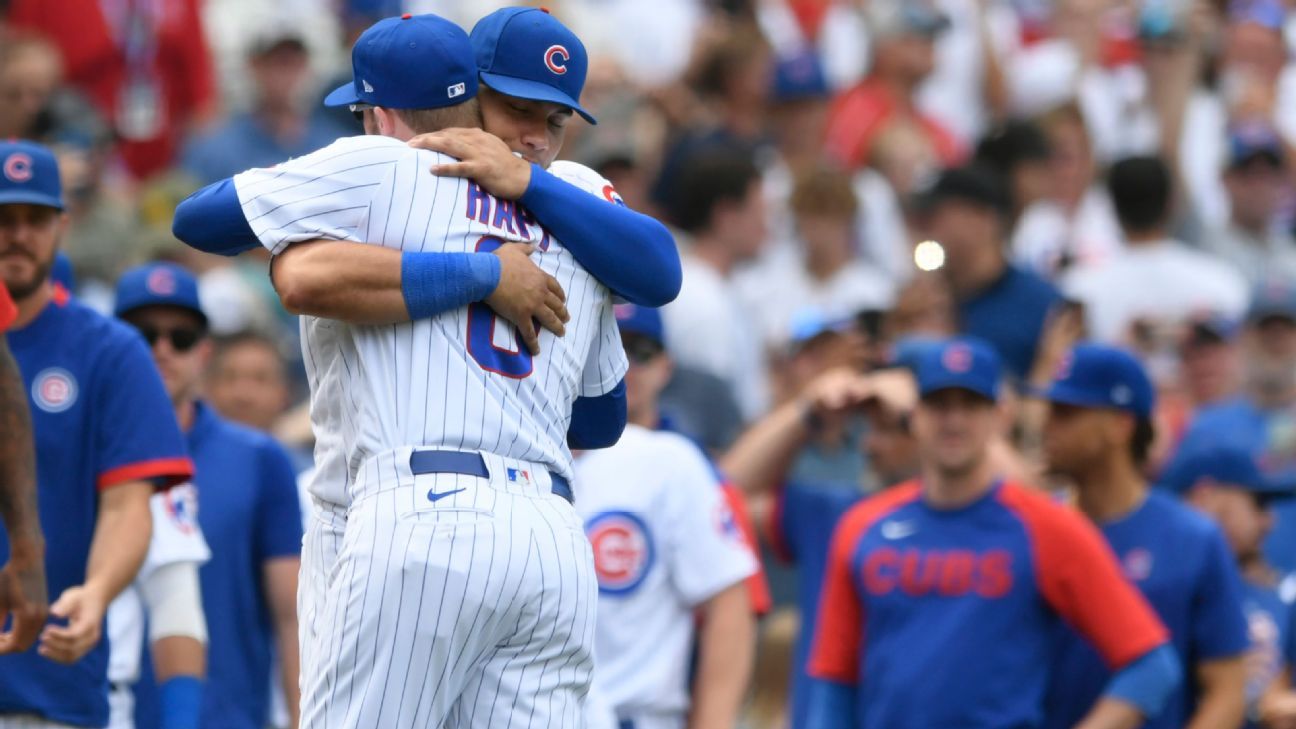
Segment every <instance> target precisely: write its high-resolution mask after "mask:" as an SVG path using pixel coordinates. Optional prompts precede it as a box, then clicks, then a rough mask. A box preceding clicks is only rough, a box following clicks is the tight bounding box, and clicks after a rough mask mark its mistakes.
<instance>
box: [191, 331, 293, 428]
mask: <svg viewBox="0 0 1296 729" xmlns="http://www.w3.org/2000/svg"><path fill="white" fill-rule="evenodd" d="M290 395H291V392H290V389H289V382H288V374H287V372H285V371H284V361H283V355H282V354H280V352H279V346H278V345H277V344H275V343H274V342H273V341H272V340H270V339H268V338H267V337H265V336H264V335H262V334H257V333H256V332H239V333H237V334H232V335H230V336H228V337H224V338H222V339H220V340H218V341H217V344H216V352H215V355H214V356H213V358H212V363H211V367H210V368H209V369H208V371H207V397H208V398H209V399H210V400H211V404H212V407H214V408H216V412H218V413H220V414H221V415H222V416H224V417H226V418H229V419H230V420H233V421H234V422H236V423H242V424H243V425H246V426H248V427H249V428H256V429H257V430H260V431H262V432H266V433H269V432H272V431H273V430H274V427H275V423H276V422H278V420H279V418H280V417H282V416H283V414H284V412H285V411H286V410H287V409H288V405H289V398H290Z"/></svg>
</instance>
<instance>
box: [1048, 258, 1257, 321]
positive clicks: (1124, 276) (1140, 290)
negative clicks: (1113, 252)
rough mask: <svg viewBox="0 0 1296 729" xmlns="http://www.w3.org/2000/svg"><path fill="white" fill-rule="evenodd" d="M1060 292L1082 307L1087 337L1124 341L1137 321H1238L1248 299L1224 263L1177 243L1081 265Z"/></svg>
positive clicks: (1236, 275) (1242, 283)
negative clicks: (1204, 316)
mask: <svg viewBox="0 0 1296 729" xmlns="http://www.w3.org/2000/svg"><path fill="white" fill-rule="evenodd" d="M1062 290H1063V291H1064V292H1065V293H1066V294H1067V295H1068V296H1070V297H1072V298H1075V299H1078V300H1080V301H1081V302H1083V303H1084V305H1085V311H1086V318H1087V323H1088V325H1089V334H1090V336H1092V337H1093V338H1094V339H1097V340H1099V341H1105V342H1125V341H1126V340H1127V337H1128V335H1129V332H1130V325H1131V324H1133V323H1134V322H1135V321H1137V320H1145V321H1149V322H1153V323H1160V322H1176V321H1182V320H1185V319H1188V318H1190V317H1191V316H1193V315H1195V314H1200V313H1212V314H1222V315H1224V316H1229V317H1238V318H1240V317H1241V316H1242V315H1243V314H1244V313H1245V312H1246V307H1247V302H1248V300H1249V298H1250V295H1249V290H1248V288H1247V283H1246V280H1245V279H1243V278H1242V275H1241V274H1239V273H1238V272H1237V271H1235V270H1234V269H1233V268H1232V267H1231V266H1229V265H1228V264H1226V263H1224V262H1222V261H1220V260H1218V259H1216V258H1214V257H1213V256H1211V255H1209V254H1206V253H1202V252H1200V251H1196V250H1193V249H1192V248H1189V247H1188V246H1186V245H1185V244H1183V243H1181V242H1179V241H1175V240H1163V241H1158V242H1151V243H1140V244H1138V245H1136V246H1130V247H1128V248H1126V249H1125V250H1124V251H1123V252H1122V253H1120V254H1119V255H1117V256H1115V257H1113V258H1112V259H1111V260H1109V261H1108V262H1106V263H1103V264H1098V265H1093V266H1082V267H1079V268H1077V269H1074V270H1072V271H1071V272H1070V273H1068V274H1067V275H1066V276H1064V277H1063V279H1062Z"/></svg>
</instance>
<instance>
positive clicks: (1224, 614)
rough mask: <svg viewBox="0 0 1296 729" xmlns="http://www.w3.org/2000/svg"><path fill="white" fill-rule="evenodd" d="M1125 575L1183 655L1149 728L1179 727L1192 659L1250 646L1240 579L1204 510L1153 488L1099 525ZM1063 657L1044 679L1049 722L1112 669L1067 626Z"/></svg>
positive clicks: (1086, 701)
mask: <svg viewBox="0 0 1296 729" xmlns="http://www.w3.org/2000/svg"><path fill="white" fill-rule="evenodd" d="M1100 529H1101V530H1102V533H1103V536H1105V537H1106V538H1107V542H1108V544H1110V545H1111V548H1112V551H1114V552H1115V553H1116V557H1117V559H1118V560H1120V563H1121V566H1122V568H1123V569H1124V571H1125V576H1126V578H1127V579H1129V580H1130V581H1131V582H1133V583H1134V585H1135V586H1137V587H1138V588H1139V590H1140V591H1142V593H1143V595H1144V597H1146V598H1147V601H1148V602H1149V603H1151V605H1152V607H1153V609H1155V610H1156V612H1157V615H1158V616H1160V618H1161V621H1162V622H1163V623H1165V626H1166V628H1168V629H1169V630H1170V637H1171V644H1172V645H1173V646H1174V648H1175V652H1176V653H1178V654H1179V658H1180V660H1181V661H1182V662H1183V675H1184V677H1185V682H1184V683H1183V684H1181V686H1180V688H1178V689H1177V690H1176V691H1175V693H1174V694H1173V695H1172V696H1171V698H1170V700H1169V701H1168V702H1167V703H1166V710H1165V711H1164V712H1162V714H1161V716H1159V717H1156V718H1153V719H1150V720H1148V721H1147V722H1146V723H1145V724H1144V727H1148V728H1149V729H1152V728H1155V729H1171V728H1173V729H1179V727H1182V726H1184V725H1185V724H1186V723H1187V722H1188V719H1189V718H1190V717H1191V716H1192V712H1193V709H1194V707H1195V705H1196V704H1195V701H1194V699H1193V695H1192V692H1191V690H1190V689H1191V687H1192V684H1193V682H1192V678H1191V677H1192V676H1193V675H1194V674H1193V666H1195V665H1196V664H1197V663H1198V662H1200V661H1211V660H1221V659H1226V658H1232V657H1235V656H1239V655H1241V654H1242V653H1244V652H1246V650H1247V646H1248V639H1247V625H1246V619H1245V617H1244V615H1243V612H1242V580H1241V577H1240V576H1239V575H1238V571H1237V567H1236V565H1235V563H1234V559H1233V554H1232V552H1231V551H1230V550H1229V547H1228V545H1227V544H1226V543H1225V541H1224V535H1223V534H1221V533H1220V531H1219V529H1218V528H1217V527H1216V526H1215V524H1213V523H1212V522H1211V521H1210V520H1209V519H1207V518H1206V517H1205V516H1203V515H1201V514H1199V513H1197V512H1196V511H1193V510H1192V509H1191V508H1190V507H1188V506H1185V505H1183V504H1181V503H1179V501H1178V500H1176V499H1175V498H1174V497H1172V496H1169V495H1167V494H1166V493H1164V492H1162V491H1159V490H1152V491H1151V492H1150V493H1149V494H1148V496H1147V498H1146V499H1145V500H1144V501H1143V503H1142V504H1141V505H1140V506H1139V507H1138V508H1137V509H1135V510H1134V511H1133V512H1132V513H1130V514H1129V515H1127V516H1125V517H1122V518H1120V519H1117V520H1114V521H1111V522H1108V523H1106V524H1102V525H1100ZM1063 632H1064V635H1062V636H1060V638H1061V640H1062V642H1063V645H1064V648H1063V658H1062V660H1061V661H1059V663H1058V664H1057V670H1056V671H1054V674H1053V681H1052V683H1051V684H1050V686H1049V693H1048V703H1047V705H1048V706H1049V707H1050V710H1049V716H1048V721H1047V723H1046V726H1048V727H1072V726H1074V725H1075V724H1076V723H1078V722H1079V721H1080V720H1081V719H1083V718H1084V716H1085V715H1086V714H1087V713H1088V712H1089V710H1090V709H1091V708H1092V707H1093V705H1094V703H1095V702H1096V701H1097V700H1098V698H1099V697H1100V696H1101V695H1102V692H1103V690H1104V689H1105V688H1106V686H1107V683H1108V681H1109V680H1110V679H1111V676H1112V673H1111V671H1110V670H1109V669H1108V667H1107V665H1106V664H1105V663H1104V662H1103V661H1102V659H1101V658H1100V657H1099V656H1098V654H1097V653H1096V652H1095V651H1094V650H1093V649H1092V648H1090V647H1089V645H1088V644H1087V643H1086V642H1085V641H1083V640H1081V639H1080V637H1079V636H1077V635H1075V634H1074V632H1073V631H1070V630H1069V629H1066V630H1064V631H1063Z"/></svg>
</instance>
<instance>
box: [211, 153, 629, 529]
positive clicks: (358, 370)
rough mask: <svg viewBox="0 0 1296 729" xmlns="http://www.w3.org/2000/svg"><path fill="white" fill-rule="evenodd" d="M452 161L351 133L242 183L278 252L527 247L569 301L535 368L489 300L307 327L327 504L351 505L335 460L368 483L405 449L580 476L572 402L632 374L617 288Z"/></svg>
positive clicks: (252, 214) (246, 205)
mask: <svg viewBox="0 0 1296 729" xmlns="http://www.w3.org/2000/svg"><path fill="white" fill-rule="evenodd" d="M446 161H450V158H448V157H445V156H444V155H440V154H438V153H434V152H428V151H423V150H416V149H413V148H411V147H409V146H408V145H406V144H405V143H404V142H401V141H399V140H396V139H392V138H388V137H381V136H362V137H349V138H344V139H340V140H338V141H337V142H335V143H334V144H331V145H329V146H328V147H325V148H324V149H322V150H319V151H317V152H314V153H312V154H309V155H306V156H305V157H301V158H299V159H295V160H291V161H289V162H286V163H284V164H282V165H280V166H278V167H276V168H273V169H257V170H250V171H248V172H244V173H242V174H239V175H237V176H235V178H234V184H235V187H236V189H237V191H238V196H239V200H240V202H241V203H242V205H243V212H244V214H245V216H246V217H247V220H248V223H249V225H250V226H251V228H252V230H253V231H254V232H255V233H256V235H257V237H258V238H260V240H261V242H262V244H263V245H265V247H266V248H268V249H269V250H270V251H271V252H272V253H279V252H281V251H282V250H283V249H284V248H286V247H287V246H288V245H289V244H291V243H294V242H299V241H305V240H311V239H315V238H330V239H342V240H353V241H360V242H368V243H374V244H378V245H383V246H385V247H388V248H395V249H398V250H404V251H421V252H428V251H444V252H471V251H489V250H493V249H494V248H495V247H498V246H499V245H501V244H503V243H507V242H529V243H533V244H535V246H536V253H535V255H534V258H535V260H536V262H537V264H538V265H539V266H540V267H541V268H543V269H544V270H545V271H547V272H548V273H550V274H551V275H553V276H554V277H555V278H557V279H558V282H559V283H560V284H561V285H562V286H563V289H564V290H565V291H566V293H567V308H568V311H569V312H570V313H571V317H572V318H571V321H570V322H569V323H568V325H567V334H566V336H564V337H561V338H558V337H554V336H552V335H551V334H549V333H548V332H544V333H542V335H541V339H540V346H541V349H542V353H541V354H540V355H539V356H537V357H534V358H533V357H532V356H531V355H530V353H528V352H527V351H526V350H525V348H524V347H522V346H521V344H520V342H518V341H517V340H516V339H515V338H514V336H513V330H512V327H510V326H501V325H500V320H498V319H497V317H495V315H494V313H493V312H492V311H491V310H490V309H489V307H487V306H485V305H484V304H474V305H472V306H469V307H465V308H462V309H458V310H455V311H451V312H447V313H445V314H442V315H440V316H438V317H435V318H432V319H424V320H420V321H417V322H410V323H404V324H396V325H389V326H357V325H347V324H343V323H341V322H337V321H332V320H325V319H319V318H315V317H303V319H302V328H303V337H302V339H303V349H304V354H305V361H306V367H307V375H308V378H309V379H310V384H311V391H312V396H311V417H312V422H313V425H314V427H315V429H316V433H317V446H316V453H317V455H324V456H325V459H326V460H325V461H324V462H323V465H321V467H320V469H319V472H320V476H319V479H320V480H319V481H317V483H316V486H318V488H313V489H312V493H314V494H315V495H316V496H317V497H319V498H321V499H324V500H328V501H332V502H334V503H348V501H349V499H348V498H347V496H348V495H347V494H346V492H345V491H344V490H342V489H345V488H346V487H347V486H346V483H342V482H341V481H340V479H339V475H338V473H337V471H338V469H337V468H336V465H334V464H329V463H328V460H327V459H329V458H330V456H331V457H336V454H337V453H338V452H339V451H340V452H342V453H344V454H345V457H346V460H345V465H346V474H347V476H348V478H347V482H348V483H354V482H355V476H356V474H357V471H358V469H359V468H360V466H361V464H363V463H364V462H365V461H366V460H368V459H371V458H372V457H373V456H376V455H379V454H388V453H390V451H391V450H392V449H393V448H395V447H397V446H400V445H428V446H437V447H442V448H449V449H460V450H471V451H484V452H491V453H497V454H499V455H501V456H505V457H509V458H515V459H518V460H523V461H531V462H537V463H541V464H544V465H545V466H547V467H548V468H549V469H551V470H553V471H555V472H557V473H560V474H563V475H564V476H567V477H570V476H571V455H570V453H569V452H568V450H567V447H566V434H567V426H568V423H569V421H570V418H571V404H572V403H573V402H574V401H575V400H576V398H577V397H592V396H598V395H603V394H606V393H607V392H609V391H610V390H611V389H612V388H613V387H614V386H615V385H616V384H617V382H619V381H620V380H621V378H622V377H623V376H624V374H625V369H626V361H625V354H624V351H623V350H622V348H621V343H620V338H619V335H618V333H617V329H616V321H615V319H614V317H613V314H612V307H611V293H610V292H609V291H608V289H607V288H606V287H605V286H603V285H602V284H601V283H599V282H598V281H597V280H596V279H594V277H593V276H591V275H590V274H589V273H588V272H586V271H585V270H584V269H583V268H582V267H581V266H580V265H579V264H577V263H576V261H575V259H574V258H573V257H572V256H571V254H570V253H569V252H568V251H567V250H566V249H564V248H563V247H562V246H561V244H560V243H559V242H558V241H557V240H555V239H553V238H552V237H551V236H549V235H548V233H547V232H546V231H545V230H544V229H543V228H542V227H541V226H539V225H538V224H537V223H536V222H535V220H534V219H533V218H532V217H531V216H530V215H529V214H527V213H525V212H523V211H522V210H520V209H519V208H518V206H516V205H515V204H514V203H512V202H509V201H502V200H497V199H496V198H494V197H493V196H491V195H488V194H486V193H485V192H484V191H482V190H481V188H480V187H478V186H477V185H476V184H475V183H473V182H471V181H468V180H459V179H453V178H441V177H436V176H433V175H431V174H429V172H428V170H429V168H430V167H431V166H432V165H434V164H438V163H442V162H446ZM371 467H373V468H380V467H384V468H388V469H390V468H391V463H390V462H387V463H382V462H380V461H375V462H372V463H371Z"/></svg>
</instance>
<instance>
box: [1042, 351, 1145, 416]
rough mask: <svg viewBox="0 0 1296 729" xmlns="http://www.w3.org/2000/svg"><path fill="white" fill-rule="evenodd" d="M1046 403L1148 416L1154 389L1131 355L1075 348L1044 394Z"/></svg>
mask: <svg viewBox="0 0 1296 729" xmlns="http://www.w3.org/2000/svg"><path fill="white" fill-rule="evenodd" d="M1043 396H1044V398H1045V399H1046V400H1048V401H1049V402H1056V403H1061V404H1063V405H1075V406H1077V407H1083V408H1110V409H1113V410H1122V411H1124V412H1127V413H1131V414H1133V415H1135V416H1137V417H1140V418H1150V417H1152V406H1153V405H1154V404H1155V403H1156V390H1155V389H1154V388H1153V386H1152V380H1151V379H1149V378H1148V374H1147V371H1146V370H1145V369H1143V365H1142V364H1139V361H1138V360H1137V359H1135V358H1134V355H1132V354H1130V353H1129V352H1126V351H1125V350H1123V349H1119V348H1117V347H1109V346H1106V345H1101V344H1081V345H1077V346H1076V347H1075V348H1074V349H1072V350H1071V351H1070V352H1069V353H1067V355H1066V357H1065V358H1064V359H1063V360H1062V366H1061V367H1059V368H1058V372H1057V374H1055V375H1054V376H1053V382H1052V383H1051V384H1049V386H1048V389H1047V390H1045V391H1044V393H1043Z"/></svg>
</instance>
